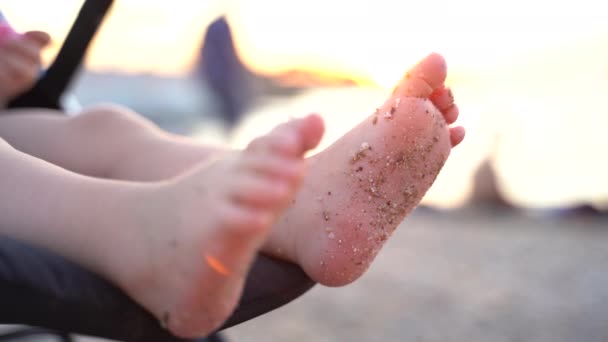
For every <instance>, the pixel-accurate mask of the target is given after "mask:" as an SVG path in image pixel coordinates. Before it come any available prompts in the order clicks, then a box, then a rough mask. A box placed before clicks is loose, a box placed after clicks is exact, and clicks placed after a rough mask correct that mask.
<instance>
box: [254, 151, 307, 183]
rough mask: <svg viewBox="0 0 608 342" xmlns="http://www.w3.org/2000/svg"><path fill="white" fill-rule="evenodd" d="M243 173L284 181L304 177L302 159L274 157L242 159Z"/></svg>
mask: <svg viewBox="0 0 608 342" xmlns="http://www.w3.org/2000/svg"><path fill="white" fill-rule="evenodd" d="M243 172H244V173H253V174H257V175H262V176H265V177H269V178H275V179H276V178H279V179H283V180H286V181H289V182H291V181H298V180H301V179H302V178H303V176H304V161H303V160H302V159H287V158H280V157H277V156H274V155H269V156H265V157H261V156H258V155H248V156H245V157H244V158H243Z"/></svg>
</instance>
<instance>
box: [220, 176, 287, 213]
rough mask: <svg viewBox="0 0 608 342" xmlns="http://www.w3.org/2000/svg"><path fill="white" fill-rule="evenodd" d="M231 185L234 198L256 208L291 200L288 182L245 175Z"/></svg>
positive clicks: (272, 205)
mask: <svg viewBox="0 0 608 342" xmlns="http://www.w3.org/2000/svg"><path fill="white" fill-rule="evenodd" d="M231 186H232V188H231V195H230V196H231V198H232V200H234V201H235V202H236V203H238V204H241V205H245V206H250V207H256V208H273V207H275V206H281V205H282V204H284V203H286V202H287V201H288V200H289V197H290V196H289V195H290V194H291V190H290V186H289V184H288V183H287V182H284V181H280V180H271V179H269V178H265V177H255V176H249V177H247V176H243V177H241V178H240V179H237V180H234V182H232V184H231Z"/></svg>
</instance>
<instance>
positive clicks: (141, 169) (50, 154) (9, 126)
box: [0, 105, 228, 181]
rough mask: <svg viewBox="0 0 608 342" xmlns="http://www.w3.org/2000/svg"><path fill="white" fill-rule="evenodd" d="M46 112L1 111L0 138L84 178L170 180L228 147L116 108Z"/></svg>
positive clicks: (43, 110)
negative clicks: (72, 113)
mask: <svg viewBox="0 0 608 342" xmlns="http://www.w3.org/2000/svg"><path fill="white" fill-rule="evenodd" d="M58 114H60V113H58V112H57V111H54V110H46V109H19V110H7V111H5V112H4V113H1V112H0V138H3V139H5V140H6V141H8V142H9V143H10V144H11V145H12V146H13V147H14V148H16V149H17V150H19V151H22V152H24V153H27V154H29V155H32V156H35V157H38V158H40V159H43V160H46V161H48V162H50V163H52V164H55V165H58V166H61V167H63V168H65V169H68V170H70V171H73V172H76V173H80V174H83V175H88V176H93V177H100V178H110V179H120V180H133V181H156V180H163V179H168V178H171V177H174V176H176V175H178V174H181V173H183V172H184V171H186V170H188V169H190V168H191V167H193V166H194V165H197V164H199V163H200V162H202V161H205V160H207V159H208V158H209V157H211V156H217V155H218V154H219V153H226V152H228V150H227V149H225V148H221V147H215V146H206V145H202V144H199V143H196V142H195V141H193V140H191V139H187V138H185V137H181V136H178V135H174V134H170V133H167V132H164V131H162V130H161V129H159V128H158V127H156V126H155V125H154V124H153V123H152V122H150V121H148V120H146V119H145V118H143V117H142V116H140V115H138V114H136V113H134V112H132V111H130V110H128V109H126V108H124V107H120V106H115V105H97V106H93V107H91V108H88V109H85V110H83V111H82V113H80V115H77V116H75V117H67V116H65V115H58Z"/></svg>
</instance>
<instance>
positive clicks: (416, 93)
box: [395, 53, 447, 98]
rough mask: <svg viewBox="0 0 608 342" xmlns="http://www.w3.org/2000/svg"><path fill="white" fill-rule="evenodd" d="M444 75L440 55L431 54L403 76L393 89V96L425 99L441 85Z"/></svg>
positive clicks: (445, 68)
mask: <svg viewBox="0 0 608 342" xmlns="http://www.w3.org/2000/svg"><path fill="white" fill-rule="evenodd" d="M446 75H447V66H446V63H445V60H444V59H443V57H442V56H441V55H439V54H436V53H432V54H430V55H429V56H427V57H426V58H424V59H423V60H422V61H420V62H418V64H416V65H415V66H414V67H413V68H412V69H410V71H408V72H407V73H406V74H405V77H404V78H403V79H402V80H401V82H400V84H399V85H398V86H397V88H396V89H395V95H396V96H411V97H422V98H427V97H429V96H430V95H431V94H432V93H433V91H435V89H437V88H439V87H441V86H442V85H443V82H445V78H446Z"/></svg>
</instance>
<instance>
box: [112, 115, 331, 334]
mask: <svg viewBox="0 0 608 342" xmlns="http://www.w3.org/2000/svg"><path fill="white" fill-rule="evenodd" d="M322 134H323V123H322V121H321V119H320V118H319V117H318V116H309V117H307V118H305V119H302V120H295V121H291V122H288V123H286V124H283V125H281V126H279V127H277V128H276V129H274V130H273V131H272V132H271V133H269V134H267V135H265V136H262V137H260V138H257V139H256V140H254V141H253V142H252V143H251V144H250V145H249V146H248V148H247V149H245V150H244V151H242V152H236V153H233V154H230V155H228V156H226V157H223V158H222V159H219V160H216V161H212V162H208V163H207V164H206V165H202V166H200V167H197V168H195V169H194V170H192V171H191V172H190V173H188V174H186V175H184V176H181V177H179V178H177V179H174V180H172V181H169V182H167V183H165V184H163V185H161V186H160V187H153V188H150V190H147V192H146V193H144V194H143V195H144V196H142V197H141V199H140V203H141V204H140V207H139V210H138V212H136V213H135V214H136V215H135V216H136V217H137V219H139V221H138V222H135V225H136V226H137V227H139V228H137V229H136V230H135V234H136V235H135V236H131V239H125V240H127V242H126V243H127V244H128V243H129V241H130V242H131V244H130V248H129V250H128V251H126V252H125V253H122V252H121V251H120V249H118V248H117V249H118V250H117V251H116V258H117V259H115V260H114V264H116V263H122V264H123V265H124V266H122V265H121V266H119V268H118V269H115V270H114V271H113V273H114V274H113V275H114V276H115V275H116V274H118V277H117V278H119V281H118V283H119V284H120V285H121V287H122V288H123V289H124V290H125V291H126V292H127V293H128V294H129V295H130V296H131V297H132V298H134V299H135V300H136V301H138V302H139V303H140V304H141V305H143V306H144V307H145V308H147V309H148V310H149V311H151V312H152V313H153V314H154V315H155V316H156V317H157V318H158V319H159V320H160V321H161V322H162V323H163V324H164V325H166V327H167V328H168V329H169V330H171V332H173V333H174V334H176V335H179V336H183V337H193V336H202V335H206V334H208V333H210V332H211V331H213V330H214V329H216V328H218V327H219V325H221V323H222V322H223V321H224V320H225V319H227V318H228V316H229V315H230V313H231V312H232V311H233V310H234V307H235V305H236V303H237V301H238V299H239V297H240V293H241V289H242V286H243V281H244V279H245V275H246V273H247V271H248V269H249V266H250V263H251V262H252V260H253V256H254V255H255V254H256V253H257V252H258V249H259V248H260V246H261V245H262V244H263V242H264V240H265V238H266V235H267V233H268V232H269V230H270V227H271V226H272V225H273V224H274V222H275V221H276V218H277V217H278V216H279V214H281V212H282V210H283V209H284V208H285V207H286V206H287V205H288V204H289V201H290V200H291V199H292V198H293V196H294V193H295V191H296V189H297V188H298V187H299V185H300V183H301V181H302V179H303V172H304V160H303V154H304V153H305V152H306V151H307V150H309V149H311V148H313V147H315V146H316V145H317V144H318V142H319V140H320V138H321V136H322ZM146 189H147V188H146ZM150 199H152V201H151V200H150ZM121 259H122V261H121ZM119 265H120V264H119ZM134 270H135V271H134ZM113 275H112V274H111V275H110V277H112V276H113Z"/></svg>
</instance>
